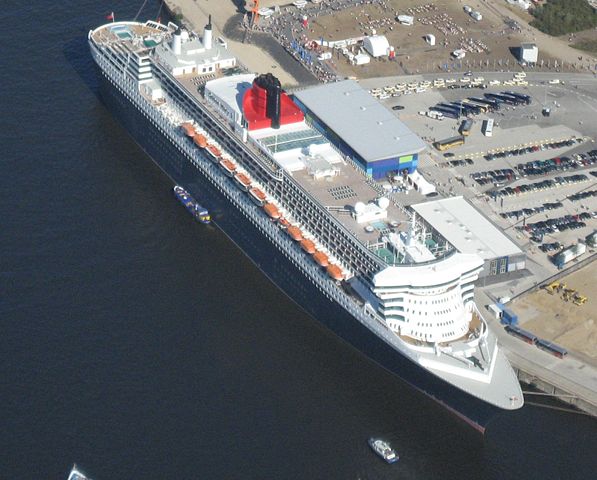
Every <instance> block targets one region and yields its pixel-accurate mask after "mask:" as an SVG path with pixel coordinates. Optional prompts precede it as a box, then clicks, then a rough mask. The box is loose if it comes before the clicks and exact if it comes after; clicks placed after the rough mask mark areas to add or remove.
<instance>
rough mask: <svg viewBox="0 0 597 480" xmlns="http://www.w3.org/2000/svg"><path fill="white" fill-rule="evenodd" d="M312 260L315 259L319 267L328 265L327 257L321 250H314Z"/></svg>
mask: <svg viewBox="0 0 597 480" xmlns="http://www.w3.org/2000/svg"><path fill="white" fill-rule="evenodd" d="M313 260H315V261H316V262H317V263H318V264H319V265H320V266H321V267H327V266H328V265H329V263H330V262H329V258H328V256H327V255H326V254H325V253H323V252H315V253H314V254H313Z"/></svg>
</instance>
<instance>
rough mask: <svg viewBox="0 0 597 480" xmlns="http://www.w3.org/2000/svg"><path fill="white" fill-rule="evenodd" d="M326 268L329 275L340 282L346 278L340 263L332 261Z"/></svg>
mask: <svg viewBox="0 0 597 480" xmlns="http://www.w3.org/2000/svg"><path fill="white" fill-rule="evenodd" d="M326 270H327V272H328V275H329V276H330V277H331V278H333V279H334V280H336V281H338V282H340V281H342V280H344V273H342V269H341V268H340V267H339V266H338V265H334V264H333V263H332V264H330V265H328V266H327V267H326Z"/></svg>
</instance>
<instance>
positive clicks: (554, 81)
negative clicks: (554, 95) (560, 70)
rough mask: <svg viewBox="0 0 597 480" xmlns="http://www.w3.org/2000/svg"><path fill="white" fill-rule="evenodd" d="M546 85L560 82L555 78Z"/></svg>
mask: <svg viewBox="0 0 597 480" xmlns="http://www.w3.org/2000/svg"><path fill="white" fill-rule="evenodd" d="M547 83H549V84H550V85H557V84H558V83H560V80H559V79H557V78H554V79H552V80H550V81H549V82H547Z"/></svg>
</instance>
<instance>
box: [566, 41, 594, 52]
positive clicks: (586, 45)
mask: <svg viewBox="0 0 597 480" xmlns="http://www.w3.org/2000/svg"><path fill="white" fill-rule="evenodd" d="M570 46H571V47H573V48H576V49H577V50H582V51H583V52H589V53H593V54H597V40H581V41H580V42H578V43H573V44H571V45H570Z"/></svg>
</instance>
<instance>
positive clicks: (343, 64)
mask: <svg viewBox="0 0 597 480" xmlns="http://www.w3.org/2000/svg"><path fill="white" fill-rule="evenodd" d="M166 3H167V4H168V5H170V6H171V7H172V8H173V9H174V10H175V11H180V12H181V13H182V14H183V16H184V17H185V18H186V19H187V20H188V21H189V22H190V23H191V24H192V25H193V26H194V28H195V29H196V30H199V31H200V30H201V29H202V27H203V25H204V24H205V23H206V20H207V14H208V13H211V14H212V21H213V24H214V26H215V29H216V33H218V32H222V31H223V30H224V26H225V25H226V22H227V21H228V20H229V19H230V18H231V17H233V16H235V15H238V12H239V6H238V5H241V4H242V2H240V1H237V2H234V1H233V0H166ZM245 3H246V4H247V5H251V4H252V2H251V1H248V2H245ZM290 3H291V2H290V1H288V0H263V1H262V2H260V6H261V7H264V6H274V5H282V6H284V7H283V9H286V8H287V7H285V6H287V5H289V4H290ZM386 3H387V4H388V8H387V9H383V8H381V7H380V6H379V5H366V6H359V7H354V8H348V9H345V10H344V11H342V12H340V13H339V14H336V15H333V16H332V15H329V16H325V17H319V18H316V19H313V21H311V22H310V25H309V29H308V31H307V32H306V34H307V37H308V38H310V39H319V38H320V37H322V36H323V37H324V39H328V40H340V39H344V38H350V37H354V36H361V35H363V34H365V33H371V29H372V28H374V27H376V30H377V33H380V34H385V35H386V36H387V37H388V40H389V42H390V45H393V46H394V47H395V48H396V52H397V59H396V61H388V60H387V59H380V60H373V61H372V62H371V63H370V64H369V65H366V66H363V67H353V66H351V65H349V64H348V61H347V60H346V59H345V58H344V57H343V56H339V57H338V58H335V59H334V62H335V64H336V67H337V69H338V71H339V73H340V74H342V75H346V76H358V77H363V78H367V77H377V76H390V75H398V74H403V73H409V74H410V73H423V72H439V71H440V67H445V66H447V68H448V69H454V68H458V67H459V69H460V70H463V69H464V70H468V69H471V70H481V69H483V70H492V69H497V70H500V69H510V68H514V65H515V58H514V56H513V53H512V50H511V49H512V48H515V47H518V46H519V45H520V43H521V42H523V41H530V42H535V43H537V44H538V46H539V60H540V61H541V60H543V61H544V62H545V63H547V61H550V62H551V64H552V65H553V60H554V59H558V61H559V62H560V64H561V62H562V61H564V62H565V63H566V64H567V65H570V64H571V63H574V64H576V65H583V66H588V65H593V66H594V65H596V64H597V60H596V59H595V58H593V57H592V56H589V55H588V54H587V53H585V52H579V51H578V50H576V49H574V48H572V47H570V46H569V45H568V43H569V41H568V38H554V37H550V36H548V35H545V34H543V33H541V32H539V31H537V30H535V29H533V28H531V27H529V26H528V23H527V22H528V20H529V18H530V16H529V15H528V14H527V13H526V12H523V11H517V9H516V8H513V7H511V6H509V5H508V4H506V3H505V2H504V3H502V2H500V1H497V2H496V1H488V0H471V1H468V0H467V2H465V3H466V4H468V5H470V6H471V7H473V8H474V9H476V10H478V11H480V12H481V13H482V15H483V20H481V21H480V22H476V21H474V20H472V19H471V18H470V17H469V16H468V15H467V14H466V13H465V12H464V11H463V10H462V6H463V5H464V3H463V2H462V1H457V0H440V1H437V2H430V1H429V0H386ZM426 4H433V5H434V6H435V7H436V8H435V9H434V10H430V11H427V12H425V11H420V12H416V13H414V16H415V18H416V21H415V25H413V26H410V27H407V26H402V25H399V24H398V23H397V22H395V21H394V17H395V15H396V14H397V13H399V14H403V13H407V9H408V8H413V7H417V6H421V5H426ZM309 7H313V6H312V5H311V4H309V5H308V6H307V8H305V9H304V10H303V11H304V13H305V14H307V15H308V11H309ZM241 8H242V7H241ZM249 9H250V8H249ZM440 14H442V15H445V16H446V18H447V19H448V20H447V21H444V22H443V23H450V22H453V23H454V24H455V25H458V26H460V27H462V28H463V29H464V30H465V33H464V34H457V35H453V34H449V33H448V34H444V33H442V32H441V31H440V30H439V29H438V28H437V27H436V26H434V25H424V24H423V23H422V22H421V20H423V22H427V23H428V21H430V20H431V21H432V20H433V19H434V17H436V16H437V15H440ZM504 17H508V18H510V19H513V20H515V21H517V22H518V23H519V25H520V26H521V30H520V31H515V30H512V29H510V28H509V27H508V26H507V25H506V24H505V23H504ZM384 18H385V19H388V21H387V22H386V24H387V25H386V26H384V25H379V24H378V25H374V24H375V23H376V22H375V21H376V20H380V19H384ZM265 21H266V20H265ZM359 23H360V25H359ZM390 26H391V29H390ZM428 33H433V34H434V35H435V36H436V40H437V42H436V46H430V45H428V44H427V43H426V42H425V41H424V40H423V35H425V34H428ZM463 39H471V40H473V41H481V42H483V43H485V44H486V46H487V51H484V52H482V53H477V52H475V53H471V52H469V53H467V56H466V58H465V59H464V60H462V61H461V62H456V61H454V60H453V59H452V58H451V56H450V53H451V52H452V51H453V50H455V49H457V48H460V46H461V43H462V40H463ZM229 45H230V50H231V51H232V52H234V53H235V54H236V55H237V56H238V58H239V59H240V60H241V62H242V63H244V64H245V65H246V66H247V67H248V68H249V69H250V70H254V71H264V70H268V71H272V72H274V73H275V74H276V75H277V76H278V77H279V78H280V80H281V81H282V83H283V84H285V85H288V86H291V85H296V84H298V83H301V82H300V81H299V80H297V78H296V76H295V75H296V70H295V75H293V74H292V73H291V72H292V70H293V69H291V68H288V66H289V65H288V63H285V64H284V65H283V64H282V63H284V62H282V63H281V62H279V61H277V60H276V58H275V57H279V56H280V55H278V54H276V53H275V52H274V55H272V54H270V53H267V52H266V51H264V49H263V48H259V47H257V46H255V45H251V44H243V43H241V42H237V41H234V40H230V39H229ZM270 52H272V50H270ZM281 55H284V54H281ZM500 61H501V63H500ZM506 61H508V65H507V66H506V63H505V62H506ZM481 62H489V64H486V63H483V64H482V65H483V67H480V65H481ZM458 63H460V65H458ZM285 67H286V68H285Z"/></svg>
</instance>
